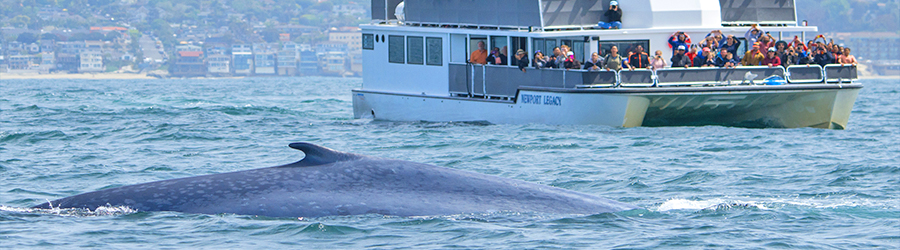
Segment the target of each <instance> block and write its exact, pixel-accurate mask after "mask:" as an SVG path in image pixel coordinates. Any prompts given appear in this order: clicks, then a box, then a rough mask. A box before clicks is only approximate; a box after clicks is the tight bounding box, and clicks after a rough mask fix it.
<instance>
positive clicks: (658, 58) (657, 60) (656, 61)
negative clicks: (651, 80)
mask: <svg viewBox="0 0 900 250" xmlns="http://www.w3.org/2000/svg"><path fill="white" fill-rule="evenodd" d="M650 66H653V69H654V70H655V69H662V68H665V67H666V59H663V57H662V50H657V51H656V54H654V55H653V58H650Z"/></svg>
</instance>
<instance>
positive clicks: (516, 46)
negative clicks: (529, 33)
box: [509, 37, 532, 66]
mask: <svg viewBox="0 0 900 250" xmlns="http://www.w3.org/2000/svg"><path fill="white" fill-rule="evenodd" d="M511 39H512V46H511V47H512V49H511V50H509V53H510V55H511V56H512V57H513V58H512V59H511V60H510V61H512V63H510V64H509V65H513V66H515V65H516V51H519V50H520V49H521V50H524V51H525V55H528V38H527V37H511ZM531 57H532V55H528V58H531ZM526 66H527V65H526Z"/></svg>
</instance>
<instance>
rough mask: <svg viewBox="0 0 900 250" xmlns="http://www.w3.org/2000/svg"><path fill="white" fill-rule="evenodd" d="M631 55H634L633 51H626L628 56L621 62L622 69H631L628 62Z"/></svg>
mask: <svg viewBox="0 0 900 250" xmlns="http://www.w3.org/2000/svg"><path fill="white" fill-rule="evenodd" d="M633 55H634V51H628V56H626V57H625V60H624V61H622V68H629V69H630V68H631V62H630V61H629V60H631V59H630V58H631V56H633Z"/></svg>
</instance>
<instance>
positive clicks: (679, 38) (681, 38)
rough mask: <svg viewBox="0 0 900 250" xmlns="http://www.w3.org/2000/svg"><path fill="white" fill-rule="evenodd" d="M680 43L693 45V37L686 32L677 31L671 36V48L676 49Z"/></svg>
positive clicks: (685, 45) (686, 45)
mask: <svg viewBox="0 0 900 250" xmlns="http://www.w3.org/2000/svg"><path fill="white" fill-rule="evenodd" d="M679 45H681V46H684V47H685V48H688V47H689V46H690V45H691V37H689V36H688V35H687V34H685V33H684V32H681V31H676V32H675V34H672V36H670V37H669V48H672V49H675V48H678V46H679Z"/></svg>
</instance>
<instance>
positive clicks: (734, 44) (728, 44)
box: [720, 35, 741, 54]
mask: <svg viewBox="0 0 900 250" xmlns="http://www.w3.org/2000/svg"><path fill="white" fill-rule="evenodd" d="M740 46H741V41H740V40H738V39H737V38H734V36H733V35H728V37H727V38H725V43H724V44H722V45H720V48H724V49H727V50H728V53H731V54H737V51H738V48H739V47H740Z"/></svg>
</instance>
